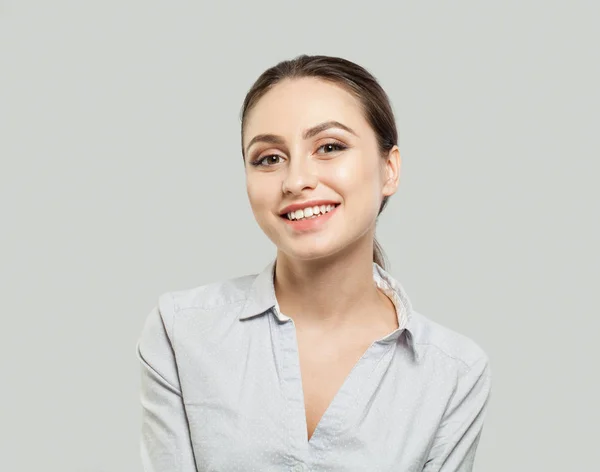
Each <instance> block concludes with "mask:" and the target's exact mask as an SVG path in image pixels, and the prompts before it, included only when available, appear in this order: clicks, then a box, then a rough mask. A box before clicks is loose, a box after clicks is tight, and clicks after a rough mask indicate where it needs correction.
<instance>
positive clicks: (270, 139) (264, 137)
mask: <svg viewBox="0 0 600 472" xmlns="http://www.w3.org/2000/svg"><path fill="white" fill-rule="evenodd" d="M330 128H340V129H343V130H345V131H347V132H348V133H350V134H353V135H354V136H356V137H358V134H356V132H355V131H354V130H353V129H352V128H349V127H348V126H346V125H344V124H342V123H340V122H339V121H325V122H323V123H319V124H318V125H316V126H313V127H312V128H309V129H307V130H306V131H304V134H303V135H302V138H303V139H309V138H312V137H314V136H316V135H317V134H319V133H321V132H323V131H325V130H327V129H330ZM258 142H262V143H270V144H284V143H285V140H284V139H283V138H282V137H281V136H278V135H276V134H258V135H256V136H254V137H253V138H252V139H251V140H250V142H249V143H248V146H246V153H247V152H248V150H249V149H250V146H252V145H253V144H254V143H258Z"/></svg>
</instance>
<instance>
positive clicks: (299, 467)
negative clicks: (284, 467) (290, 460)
mask: <svg viewBox="0 0 600 472" xmlns="http://www.w3.org/2000/svg"><path fill="white" fill-rule="evenodd" d="M306 470H307V469H306V466H305V465H304V464H302V463H298V464H296V465H295V466H294V467H293V468H292V471H293V472H305V471H306Z"/></svg>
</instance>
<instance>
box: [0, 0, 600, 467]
mask: <svg viewBox="0 0 600 472" xmlns="http://www.w3.org/2000/svg"><path fill="white" fill-rule="evenodd" d="M206 3H207V2H201V1H186V2H182V1H169V2H167V1H164V2H159V1H148V0H144V1H123V0H119V1H117V0H104V1H101V2H100V1H95V2H92V1H85V2H81V1H64V0H63V1H52V2H50V1H46V2H42V1H39V2H32V1H19V2H17V1H14V2H10V1H9V2H7V1H3V2H0V5H1V6H0V48H1V49H0V120H1V122H0V155H1V156H2V161H1V171H0V184H1V185H0V192H1V193H0V197H1V198H0V202H1V203H0V204H1V205H2V213H1V215H2V227H1V232H0V233H1V234H0V237H1V238H2V243H1V246H0V251H1V261H0V262H1V264H0V266H1V267H0V271H1V272H0V275H1V280H0V282H1V290H2V298H1V300H2V312H1V316H2V328H1V329H0V348H1V349H2V351H1V356H0V358H1V362H2V364H1V369H2V374H1V375H2V377H1V382H2V388H1V390H0V392H1V395H2V398H1V402H0V414H1V418H0V429H1V437H0V470H2V471H11V472H12V471H32V470H48V471H87V472H107V471H141V466H140V464H139V449H138V447H139V446H138V440H139V421H140V406H139V403H138V388H139V371H138V363H137V359H136V357H135V343H136V341H137V338H138V335H139V333H140V331H141V328H142V324H143V322H144V320H145V317H146V316H147V314H148V313H149V311H150V310H151V309H152V307H153V306H154V305H155V304H156V302H157V299H158V295H159V294H161V293H163V292H166V291H169V290H178V289H183V288H189V287H193V286H196V285H200V284H203V283H208V282H213V281H218V280H224V279H226V278H230V277H235V276H239V275H245V274H250V273H256V272H258V271H259V270H260V269H262V268H263V267H264V266H265V265H266V263H268V262H269V260H270V259H271V258H272V257H273V256H274V254H275V248H274V246H273V245H272V243H271V242H270V241H269V240H268V239H267V237H266V236H265V235H264V234H263V233H262V232H261V230H260V228H259V227H258V225H257V224H256V223H255V221H254V218H253V215H252V213H251V210H250V206H249V203H248V201H247V196H246V193H245V180H244V169H243V165H242V161H241V153H240V148H239V110H240V106H241V103H242V100H243V98H244V95H245V93H246V91H247V90H248V88H249V87H250V86H251V84H252V82H253V81H254V80H255V79H256V78H257V76H258V75H259V74H260V73H261V72H262V71H263V70H264V69H266V68H267V67H270V66H271V65H274V64H275V63H276V62H278V61H280V60H282V59H288V58H292V57H294V56H296V55H297V54H301V53H309V54H328V55H338V56H342V57H345V58H347V59H350V60H353V61H355V62H357V63H359V64H361V65H363V66H365V67H366V68H367V69H369V70H370V71H371V72H372V73H373V74H374V75H375V76H376V77H377V78H378V79H379V80H380V81H381V83H382V85H383V86H384V88H385V89H386V90H387V91H388V93H389V95H390V97H391V99H392V102H393V105H394V109H395V112H396V114H397V121H398V126H399V131H400V151H401V154H402V158H403V161H402V175H401V184H400V189H399V191H398V192H397V193H396V195H394V197H393V198H392V199H391V200H390V204H389V206H388V207H387V209H386V210H385V212H384V213H383V214H382V216H381V218H380V222H379V226H378V238H379V240H380V242H381V243H382V245H383V247H384V249H385V251H386V254H387V256H388V258H389V260H390V262H391V266H390V271H391V273H392V274H393V275H394V276H395V277H396V278H397V279H398V280H399V281H400V282H401V283H402V284H403V286H404V287H405V289H406V290H407V293H408V294H409V297H410V298H411V300H412V301H413V304H414V305H415V308H416V309H417V310H418V311H420V312H421V313H423V314H425V315H426V316H429V317H430V318H432V319H434V320H436V321H438V322H440V323H442V324H444V325H446V326H448V327H451V328H453V329H455V330H457V331H459V332H462V333H464V334H466V335H468V336H470V337H472V338H473V339H474V340H476V341H477V342H478V343H479V344H480V345H481V346H482V347H483V348H484V349H485V350H486V352H487V353H488V354H489V356H490V359H491V363H492V369H493V376H494V378H493V390H492V397H491V403H490V409H489V412H488V417H487V421H486V425H485V427H484V434H483V436H482V439H481V442H480V446H479V453H478V457H477V461H476V465H475V469H476V470H477V471H490V472H505V471H507V470H510V471H532V470H535V471H538V470H539V471H567V470H568V471H574V470H591V469H594V468H595V467H596V466H597V464H598V459H599V454H598V449H599V448H598V445H597V444H596V443H597V440H598V433H597V425H598V423H599V422H600V418H599V408H598V405H597V402H596V401H594V398H596V399H597V398H599V397H600V392H599V382H598V368H597V361H598V359H599V352H598V347H597V344H596V339H597V335H598V322H597V320H596V316H597V315H598V303H597V296H596V294H597V292H594V289H596V287H597V285H598V282H599V279H600V277H599V266H600V264H599V257H598V256H599V255H598V247H597V246H598V241H599V240H600V234H599V222H598V220H599V218H598V214H599V211H598V205H597V203H598V201H599V200H600V198H599V197H600V192H599V191H598V186H597V183H596V182H597V178H598V171H599V170H600V167H599V165H598V158H599V153H598V146H597V140H598V125H599V121H598V109H599V105H600V103H599V101H600V100H599V98H600V94H599V92H598V84H599V83H600V74H599V68H598V64H599V58H598V43H599V40H600V37H599V34H598V31H597V28H598V7H597V6H595V4H596V5H597V2H593V1H589V2H581V1H580V2H574V1H570V2H567V1H564V2H556V1H539V2H533V1H502V2H494V4H490V2H475V1H473V2H466V1H455V2H366V3H353V2H347V1H346V2H335V3H331V2H325V3H323V4H318V3H316V2H297V3H291V2H281V1H279V2H253V3H245V4H244V5H242V4H241V2H239V5H238V4H234V3H231V4H227V3H219V4H218V5H216V4H213V5H210V6H208V5H206Z"/></svg>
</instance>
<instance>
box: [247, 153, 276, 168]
mask: <svg viewBox="0 0 600 472" xmlns="http://www.w3.org/2000/svg"><path fill="white" fill-rule="evenodd" d="M280 157H281V156H279V155H277V154H271V155H269V156H263V157H261V158H260V159H257V160H256V161H254V162H253V163H252V165H254V166H256V167H271V166H270V165H263V164H261V163H262V162H264V161H265V160H267V159H272V158H275V159H278V158H280ZM273 164H277V162H274V163H273Z"/></svg>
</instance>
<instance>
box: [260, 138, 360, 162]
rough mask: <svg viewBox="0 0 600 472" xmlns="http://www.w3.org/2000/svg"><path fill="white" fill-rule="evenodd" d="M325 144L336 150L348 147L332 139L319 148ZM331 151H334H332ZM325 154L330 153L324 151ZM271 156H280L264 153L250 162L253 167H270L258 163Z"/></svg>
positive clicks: (323, 145)
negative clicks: (264, 154)
mask: <svg viewBox="0 0 600 472" xmlns="http://www.w3.org/2000/svg"><path fill="white" fill-rule="evenodd" d="M325 146H334V147H336V148H338V149H337V151H343V150H345V149H347V148H348V146H346V145H344V144H342V143H338V142H337V141H332V142H330V143H325V144H322V145H321V146H319V149H321V148H322V147H325ZM332 152H335V151H332ZM326 154H330V153H326ZM273 156H277V157H280V156H279V154H268V155H266V156H262V157H261V158H259V159H255V160H254V161H252V162H251V164H252V165H253V166H254V167H272V166H270V165H269V166H263V165H261V164H260V163H261V162H262V161H264V160H265V159H266V158H267V157H273Z"/></svg>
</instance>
